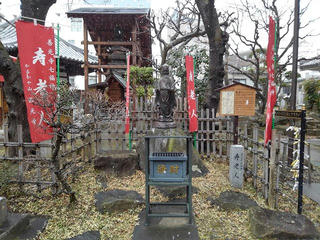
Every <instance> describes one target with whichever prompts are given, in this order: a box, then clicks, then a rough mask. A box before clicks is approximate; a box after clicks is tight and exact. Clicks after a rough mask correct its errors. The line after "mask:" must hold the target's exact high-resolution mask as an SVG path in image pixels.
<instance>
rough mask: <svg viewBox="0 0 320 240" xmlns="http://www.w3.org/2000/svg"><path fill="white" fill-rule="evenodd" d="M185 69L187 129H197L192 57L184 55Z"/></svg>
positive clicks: (194, 130) (191, 130)
mask: <svg viewBox="0 0 320 240" xmlns="http://www.w3.org/2000/svg"><path fill="white" fill-rule="evenodd" d="M186 71H187V97H188V113H189V131H190V132H196V131H198V116H197V107H196V93H195V90H194V71H193V57H192V56H189V55H187V56H186Z"/></svg>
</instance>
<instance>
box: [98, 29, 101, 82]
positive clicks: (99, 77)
mask: <svg viewBox="0 0 320 240" xmlns="http://www.w3.org/2000/svg"><path fill="white" fill-rule="evenodd" d="M98 41H99V42H100V41H101V37H100V35H99V36H98ZM100 56H101V45H100V44H99V45H98V65H101V57H100ZM98 83H101V72H100V71H98Z"/></svg>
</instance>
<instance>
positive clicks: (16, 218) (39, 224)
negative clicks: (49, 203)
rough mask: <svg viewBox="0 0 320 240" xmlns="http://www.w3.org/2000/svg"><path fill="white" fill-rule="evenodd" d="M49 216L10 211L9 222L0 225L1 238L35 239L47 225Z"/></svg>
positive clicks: (6, 239)
mask: <svg viewBox="0 0 320 240" xmlns="http://www.w3.org/2000/svg"><path fill="white" fill-rule="evenodd" d="M47 222H48V217H46V216H32V215H29V214H18V213H9V215H8V220H7V222H6V223H5V224H4V225H2V226H1V227H0V240H8V239H17V240H23V239H34V238H36V237H37V236H38V235H39V234H40V233H41V232H42V231H43V230H44V229H45V227H46V226H47Z"/></svg>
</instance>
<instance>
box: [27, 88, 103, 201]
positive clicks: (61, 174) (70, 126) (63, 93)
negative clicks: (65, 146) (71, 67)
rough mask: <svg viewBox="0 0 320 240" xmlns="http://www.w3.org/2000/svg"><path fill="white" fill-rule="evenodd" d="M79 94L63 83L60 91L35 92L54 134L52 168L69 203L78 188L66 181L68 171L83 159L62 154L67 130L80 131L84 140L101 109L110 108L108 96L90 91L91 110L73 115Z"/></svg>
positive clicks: (44, 126)
mask: <svg viewBox="0 0 320 240" xmlns="http://www.w3.org/2000/svg"><path fill="white" fill-rule="evenodd" d="M79 98H80V94H79V91H78V90H75V89H71V88H69V87H68V84H66V83H63V84H62V85H60V87H59V91H58V94H57V91H56V89H53V90H52V91H46V90H43V91H41V92H39V93H37V94H34V96H33V99H32V104H33V105H35V106H38V107H40V108H41V109H42V111H43V113H44V114H43V115H42V121H43V123H44V124H42V125H41V126H39V127H41V128H42V129H43V130H44V131H46V132H48V133H49V134H50V133H51V134H53V135H54V140H53V145H52V156H51V162H52V164H53V172H54V174H55V176H56V178H57V180H58V183H59V186H60V187H61V189H60V191H59V192H58V193H66V194H68V195H69V197H70V203H73V202H75V201H76V197H75V192H74V191H73V190H72V188H71V186H70V184H69V183H68V182H67V175H66V172H67V171H69V169H70V168H72V167H75V166H76V165H77V164H78V163H79V162H80V161H81V160H76V159H71V160H69V161H66V159H64V158H65V156H63V155H62V154H61V146H62V143H63V140H64V139H66V138H67V135H68V134H81V136H82V140H83V141H85V139H86V134H87V132H88V131H89V130H92V129H93V128H94V127H96V124H97V122H98V121H99V120H101V118H102V112H103V110H104V109H106V108H107V106H108V105H107V101H106V99H105V96H104V95H103V94H102V93H101V92H98V91H92V92H90V93H89V94H88V95H87V99H88V100H89V107H90V110H89V112H90V113H89V114H84V113H83V112H82V113H81V112H80V113H79V114H77V115H76V116H74V113H73V110H74V108H75V103H77V102H79Z"/></svg>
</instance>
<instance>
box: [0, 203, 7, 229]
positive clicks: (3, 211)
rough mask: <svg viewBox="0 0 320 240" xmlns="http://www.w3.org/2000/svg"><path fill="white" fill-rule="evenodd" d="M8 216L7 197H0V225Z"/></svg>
mask: <svg viewBox="0 0 320 240" xmlns="http://www.w3.org/2000/svg"><path fill="white" fill-rule="evenodd" d="M7 218H8V207H7V199H6V198H4V197H0V226H1V225H3V224H4V223H5V222H6V221H7Z"/></svg>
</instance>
